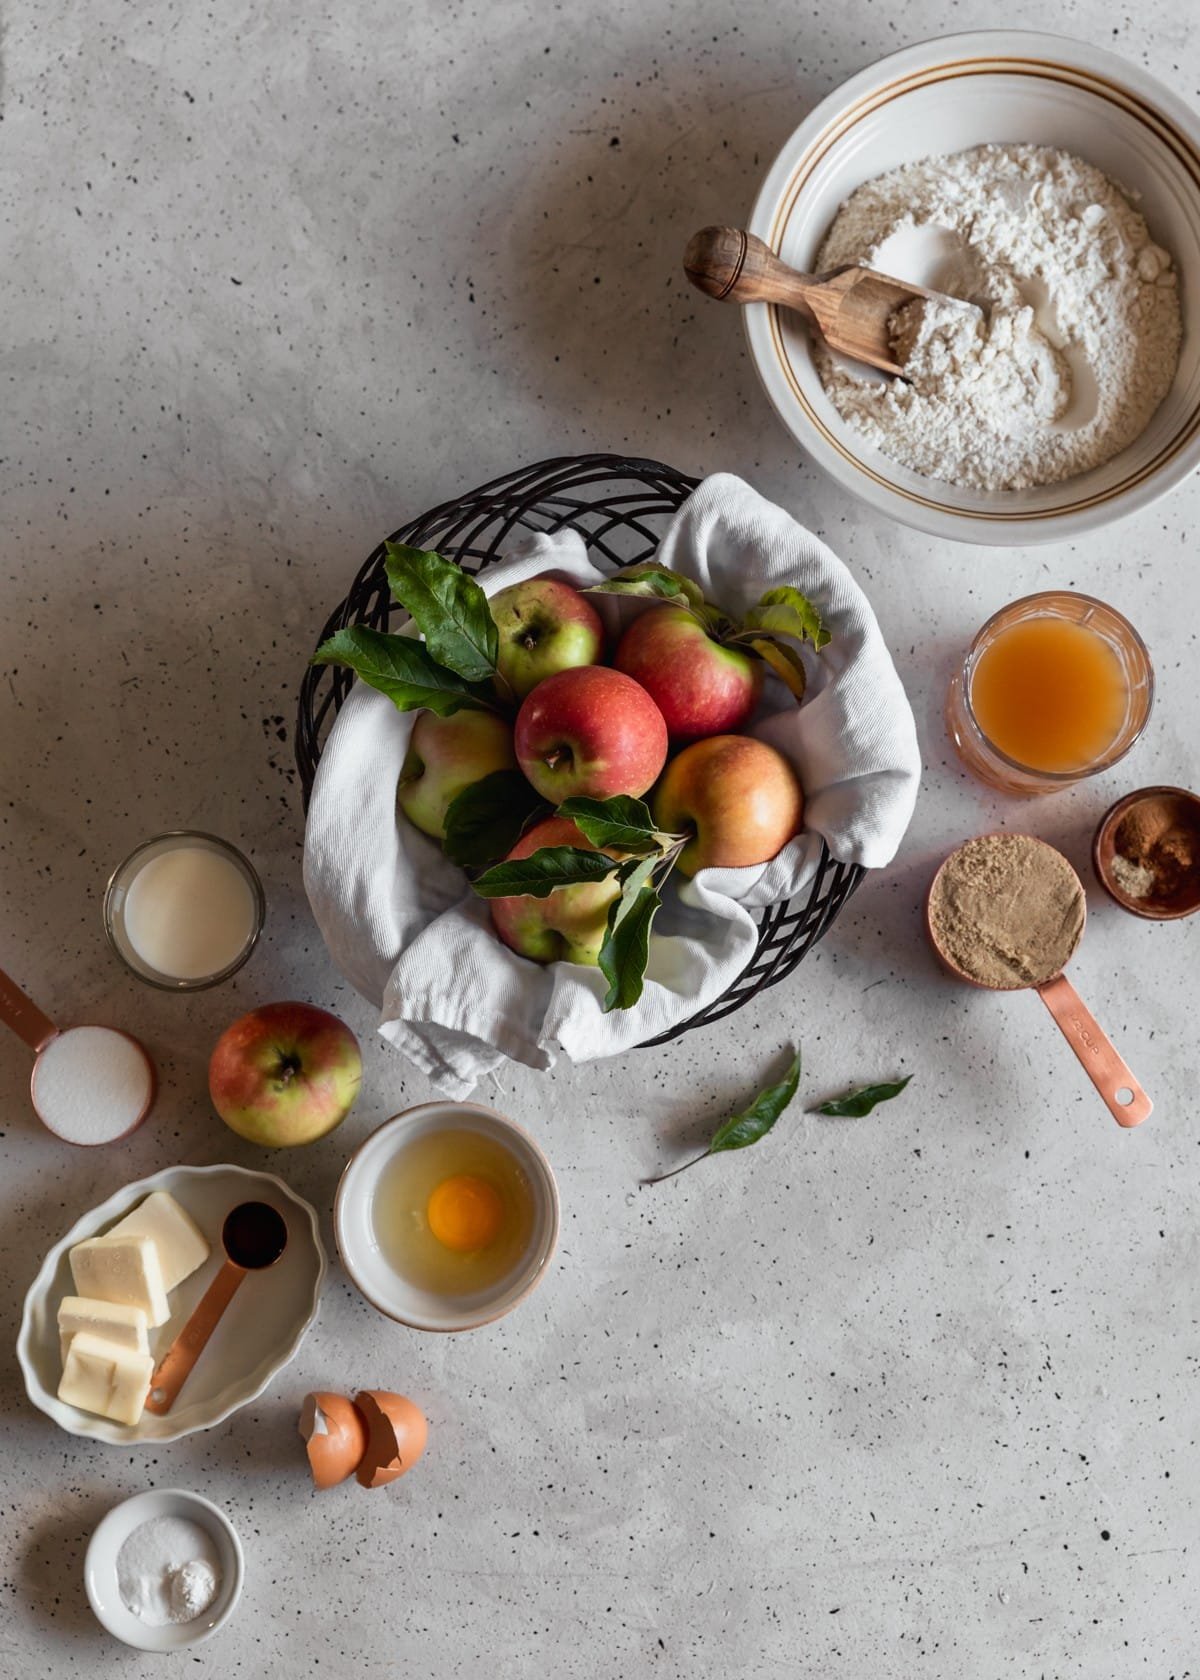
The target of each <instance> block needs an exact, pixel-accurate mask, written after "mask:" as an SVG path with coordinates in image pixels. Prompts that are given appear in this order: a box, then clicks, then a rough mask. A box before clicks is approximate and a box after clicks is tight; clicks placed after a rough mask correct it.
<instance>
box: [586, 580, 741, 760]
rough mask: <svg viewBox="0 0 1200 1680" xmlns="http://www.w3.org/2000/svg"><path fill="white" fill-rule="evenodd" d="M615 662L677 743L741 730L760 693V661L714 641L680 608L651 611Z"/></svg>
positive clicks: (643, 615) (626, 640)
mask: <svg viewBox="0 0 1200 1680" xmlns="http://www.w3.org/2000/svg"><path fill="white" fill-rule="evenodd" d="M613 663H614V665H615V666H616V667H617V669H618V671H624V672H625V674H626V675H627V676H630V677H632V678H633V679H634V681H635V682H639V683H641V685H642V687H643V688H644V689H645V690H646V692H647V694H649V695H650V697H651V699H652V700H653V701H654V702H655V704H656V705H657V707H658V709H659V711H660V712H661V713H662V715H663V717H664V719H665V720H666V725H667V729H668V731H669V732H670V734H671V737H672V739H673V740H677V741H686V740H693V739H695V738H696V737H697V736H701V735H724V734H728V733H729V732H730V731H731V730H735V729H740V728H741V726H742V725H743V724H744V723H746V722H747V721H748V720H749V718H750V716H751V714H752V713H753V711H754V708H755V707H756V706H757V705H758V700H759V696H760V695H761V693H762V685H763V665H762V660H761V659H754V658H752V657H751V656H750V655H749V654H745V653H742V652H741V651H740V649H738V648H732V647H722V646H721V644H720V642H714V641H713V639H712V637H711V636H710V635H709V634H708V632H707V630H705V628H704V626H703V625H702V624H701V623H700V621H699V619H697V618H693V616H692V614H691V613H690V612H685V611H684V610H683V608H682V607H666V606H652V607H647V608H646V609H645V610H644V611H643V612H642V613H641V614H640V616H639V617H637V618H635V619H634V621H633V623H632V624H631V625H630V626H629V628H628V630H626V632H625V634H624V635H623V636H622V637H621V640H620V642H619V643H618V644H617V651H616V655H615V656H614V659H613Z"/></svg>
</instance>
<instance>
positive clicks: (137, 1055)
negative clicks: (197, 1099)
mask: <svg viewBox="0 0 1200 1680" xmlns="http://www.w3.org/2000/svg"><path fill="white" fill-rule="evenodd" d="M0 1024H3V1025H4V1026H6V1027H10V1028H11V1029H12V1031H13V1032H15V1033H16V1035H17V1037H18V1038H19V1039H21V1040H22V1042H23V1043H25V1044H27V1045H28V1046H29V1048H30V1049H31V1050H32V1051H33V1053H34V1063H33V1073H32V1074H31V1075H30V1079H29V1095H30V1098H31V1100H32V1102H33V1109H34V1113H35V1114H36V1115H37V1117H38V1119H39V1120H40V1121H41V1122H42V1125H43V1126H45V1127H46V1129H47V1131H50V1132H53V1133H54V1135H55V1136H56V1137H59V1138H62V1139H63V1141H64V1142H65V1143H76V1144H81V1145H90V1144H97V1143H114V1142H115V1141H116V1140H117V1139H118V1138H123V1137H127V1136H128V1135H129V1133H130V1132H132V1131H134V1130H136V1128H137V1127H138V1126H140V1125H141V1123H142V1121H143V1120H144V1119H145V1118H146V1116H147V1114H149V1112H150V1109H151V1107H152V1106H153V1103H154V1093H155V1088H156V1084H157V1080H156V1077H155V1072H154V1063H153V1062H152V1061H151V1060H150V1058H149V1056H148V1055H147V1054H146V1052H145V1050H144V1049H143V1047H142V1046H141V1045H140V1044H139V1043H138V1041H137V1039H136V1038H134V1037H132V1035H131V1034H129V1033H127V1032H121V1031H120V1029H119V1028H117V1027H56V1026H55V1025H54V1022H53V1021H52V1020H51V1019H50V1017H49V1016H48V1015H46V1014H45V1013H44V1012H43V1011H42V1010H40V1009H39V1008H38V1006H37V1004H36V1003H34V1001H33V1000H32V998H29V997H27V996H26V995H25V993H24V992H23V991H22V990H21V988H20V986H18V985H17V983H16V981H15V980H13V979H11V978H10V977H9V976H8V975H7V974H5V972H4V970H3V969H0Z"/></svg>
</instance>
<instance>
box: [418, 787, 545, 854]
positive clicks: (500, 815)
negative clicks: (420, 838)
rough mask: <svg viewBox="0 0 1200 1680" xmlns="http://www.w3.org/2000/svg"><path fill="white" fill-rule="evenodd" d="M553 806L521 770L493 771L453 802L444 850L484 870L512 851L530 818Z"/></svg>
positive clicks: (447, 811) (464, 790) (447, 814)
mask: <svg viewBox="0 0 1200 1680" xmlns="http://www.w3.org/2000/svg"><path fill="white" fill-rule="evenodd" d="M549 809H550V807H549V806H548V805H547V804H546V802H545V801H544V800H543V799H540V798H539V797H538V795H537V793H536V792H535V791H534V789H533V788H532V787H531V786H530V784H529V783H528V782H527V781H526V779H525V777H524V776H523V775H522V774H521V772H520V771H519V770H493V771H492V773H491V775H490V776H483V777H481V778H480V780H479V781H477V782H472V783H471V785H470V787H466V788H464V789H463V790H462V792H461V793H460V794H459V795H458V796H457V797H456V798H454V799H452V800H451V801H450V804H449V806H448V807H447V809H446V818H445V824H444V826H445V830H446V835H445V839H444V840H443V841H442V849H443V851H444V852H445V854H446V856H447V857H448V858H449V859H450V861H451V863H457V864H461V866H462V867H463V868H464V869H484V868H486V866H487V865H488V864H489V863H495V862H496V860H497V859H498V858H502V857H505V856H507V854H508V853H509V852H511V851H512V849H513V847H514V846H515V845H516V843H517V841H518V840H519V839H520V838H521V835H522V833H523V831H524V829H525V826H526V824H527V823H528V821H529V819H530V817H532V816H533V815H534V814H535V813H536V812H538V811H548V810H549Z"/></svg>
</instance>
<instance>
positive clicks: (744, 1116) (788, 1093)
mask: <svg viewBox="0 0 1200 1680" xmlns="http://www.w3.org/2000/svg"><path fill="white" fill-rule="evenodd" d="M799 1084H800V1052H799V1051H798V1050H797V1052H796V1054H795V1055H794V1056H793V1058H792V1061H791V1064H790V1066H789V1067H788V1070H787V1072H786V1073H785V1074H784V1076H783V1078H782V1079H781V1080H779V1082H778V1083H777V1084H775V1085H768V1086H767V1088H766V1090H764V1091H760V1092H759V1093H758V1095H757V1096H756V1097H755V1099H754V1101H753V1102H752V1103H751V1104H750V1105H749V1107H747V1108H744V1109H742V1110H741V1111H740V1113H737V1114H731V1115H730V1116H729V1118H728V1119H727V1120H722V1122H721V1124H720V1125H719V1126H718V1127H717V1129H716V1131H715V1132H714V1133H713V1135H712V1140H711V1142H710V1143H709V1146H708V1148H707V1149H706V1150H705V1151H704V1153H703V1154H702V1155H696V1156H694V1157H693V1158H692V1160H690V1161H685V1162H684V1163H683V1165H682V1166H681V1167H676V1168H674V1170H673V1171H671V1172H667V1173H660V1174H659V1176H658V1177H657V1178H647V1179H644V1180H643V1181H642V1182H643V1183H645V1184H662V1183H663V1181H664V1180H665V1179H668V1178H674V1177H676V1175H677V1174H679V1173H681V1172H686V1171H687V1169H688V1168H689V1167H695V1166H699V1164H700V1162H701V1161H707V1160H708V1157H709V1156H710V1155H723V1154H724V1153H725V1152H726V1151H727V1150H730V1149H748V1148H749V1147H750V1145H751V1144H752V1143H758V1142H759V1140H760V1139H761V1138H765V1137H766V1135H767V1133H768V1132H769V1131H770V1130H771V1128H772V1126H773V1125H774V1124H775V1122H776V1120H778V1119H779V1116H780V1115H781V1114H782V1113H783V1111H784V1109H785V1108H786V1107H787V1106H788V1104H789V1103H790V1102H791V1100H792V1098H793V1097H794V1096H795V1095H796V1089H797V1087H798V1085H799Z"/></svg>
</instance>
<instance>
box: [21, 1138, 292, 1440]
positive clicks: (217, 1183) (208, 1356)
mask: <svg viewBox="0 0 1200 1680" xmlns="http://www.w3.org/2000/svg"><path fill="white" fill-rule="evenodd" d="M151 1190H168V1191H170V1193H171V1195H172V1196H174V1197H175V1199H176V1200H177V1201H178V1202H179V1203H180V1205H181V1206H182V1207H184V1208H185V1209H186V1210H187V1212H188V1213H190V1214H191V1216H192V1218H193V1219H194V1220H195V1221H196V1223H197V1224H198V1225H199V1227H200V1229H201V1230H202V1231H203V1232H204V1234H205V1236H206V1237H207V1238H208V1240H209V1243H210V1244H211V1246H212V1250H213V1252H212V1253H211V1254H210V1255H209V1257H208V1259H207V1261H206V1262H205V1263H204V1265H203V1266H201V1268H200V1270H199V1271H197V1272H194V1273H193V1274H192V1276H191V1277H190V1278H185V1280H184V1281H183V1283H181V1284H180V1285H179V1287H178V1289H176V1290H174V1291H172V1294H171V1306H172V1309H173V1311H172V1314H171V1317H170V1319H169V1320H168V1321H167V1323H166V1324H163V1325H160V1326H159V1328H158V1329H157V1330H155V1331H152V1332H151V1341H150V1351H151V1352H152V1353H153V1354H154V1355H155V1357H156V1358H158V1357H160V1356H161V1354H162V1353H163V1352H165V1350H166V1349H167V1348H168V1347H169V1346H170V1344H171V1342H172V1340H173V1339H174V1337H175V1336H176V1335H177V1334H178V1333H179V1331H180V1330H181V1329H182V1328H183V1326H184V1324H185V1323H186V1322H187V1318H188V1315H189V1314H190V1313H191V1311H192V1309H193V1308H194V1307H195V1305H196V1303H197V1302H198V1301H199V1299H200V1297H201V1296H202V1295H203V1294H204V1291H205V1290H206V1289H207V1288H208V1286H209V1284H210V1283H211V1282H212V1279H213V1277H214V1275H215V1274H216V1272H217V1271H218V1269H219V1267H220V1265H221V1261H222V1258H223V1256H222V1250H221V1226H222V1224H223V1223H224V1220H225V1215H226V1214H227V1213H228V1212H229V1210H230V1209H231V1208H233V1207H236V1206H237V1204H238V1203H239V1202H245V1201H258V1202H268V1203H269V1204H270V1205H271V1206H272V1207H273V1208H275V1209H276V1210H277V1211H278V1212H279V1213H280V1214H282V1216H283V1218H284V1219H285V1220H286V1222H287V1228H288V1244H287V1248H286V1249H285V1250H284V1252H283V1254H282V1256H281V1257H280V1259H279V1260H278V1261H276V1263H275V1265H274V1266H272V1267H271V1268H270V1270H269V1271H264V1272H259V1273H257V1274H253V1275H251V1276H249V1277H247V1279H246V1280H245V1282H244V1283H243V1285H242V1287H241V1288H240V1289H239V1290H238V1292H237V1294H236V1295H235V1296H234V1298H233V1300H232V1302H231V1303H230V1305H229V1308H228V1310H227V1311H226V1313H225V1315H224V1317H223V1318H222V1320H221V1322H220V1323H219V1324H218V1326H217V1328H216V1330H215V1331H214V1332H213V1336H212V1340H211V1341H210V1342H209V1344H208V1346H207V1348H205V1350H204V1353H203V1355H202V1356H201V1358H200V1359H199V1360H198V1361H197V1364H196V1368H195V1370H194V1371H193V1372H192V1374H191V1376H190V1377H189V1378H188V1380H187V1383H186V1384H185V1386H184V1389H183V1392H182V1393H181V1394H180V1396H179V1399H178V1400H177V1401H176V1402H175V1405H174V1406H173V1407H172V1408H171V1410H170V1412H168V1413H167V1415H166V1416H165V1417H156V1416H155V1415H154V1414H153V1413H152V1412H143V1414H142V1416H141V1418H140V1419H139V1421H138V1422H137V1423H136V1424H123V1423H113V1422H111V1421H110V1420H109V1419H108V1418H102V1417H93V1416H92V1415H91V1413H89V1412H82V1411H80V1410H79V1408H78V1407H76V1406H68V1405H67V1404H66V1403H65V1402H64V1401H62V1400H60V1399H59V1398H58V1394H57V1389H58V1382H59V1378H60V1376H61V1374H62V1361H61V1358H60V1354H59V1341H58V1321H57V1315H58V1303H59V1301H60V1300H61V1299H62V1297H63V1296H64V1295H70V1294H72V1293H74V1289H73V1285H72V1282H71V1268H70V1263H69V1262H68V1259H67V1251H68V1250H69V1249H70V1248H71V1247H72V1245H73V1244H75V1243H77V1242H81V1241H82V1240H83V1239H84V1237H95V1236H99V1235H100V1234H101V1233H102V1232H104V1231H106V1230H107V1229H108V1227H109V1226H110V1225H112V1224H114V1223H115V1221H116V1220H118V1219H120V1218H121V1217H122V1216H123V1215H124V1214H126V1213H128V1212H129V1211H130V1209H131V1208H132V1207H133V1206H134V1205H135V1203H137V1202H140V1201H141V1200H142V1198H143V1197H144V1196H148V1195H149V1194H150V1192H151ZM324 1277H325V1250H324V1248H323V1247H322V1245H321V1237H320V1233H319V1231H318V1228H317V1216H316V1213H315V1212H314V1211H313V1209H312V1208H311V1207H310V1206H309V1204H308V1203H307V1202H306V1201H304V1200H303V1198H302V1197H300V1196H297V1195H296V1193H295V1191H293V1190H290V1189H289V1188H288V1186H287V1185H286V1184H285V1183H284V1182H283V1180H282V1179H281V1178H276V1177H275V1175H274V1173H264V1172H252V1171H251V1170H250V1169H249V1168H248V1167H234V1166H227V1165H222V1166H213V1167H166V1168H164V1170H163V1171H162V1172H157V1173H153V1174H152V1175H151V1176H150V1177H149V1178H143V1179H139V1180H138V1182H137V1183H136V1184H127V1185H126V1186H125V1187H124V1189H122V1190H118V1191H117V1192H116V1194H115V1195H113V1196H110V1197H109V1198H108V1200H107V1201H106V1202H102V1203H101V1204H100V1206H99V1207H97V1208H93V1209H92V1211H91V1212H90V1213H85V1214H84V1215H83V1217H82V1218H81V1219H77V1220H76V1222H75V1224H74V1225H72V1227H71V1229H70V1230H69V1231H68V1232H67V1234H66V1235H65V1236H64V1237H62V1238H61V1239H60V1240H59V1241H58V1242H56V1243H55V1244H54V1247H53V1248H52V1249H51V1250H50V1252H49V1254H47V1256H46V1259H45V1261H44V1262H43V1265H42V1268H41V1270H40V1271H39V1272H38V1275H37V1277H36V1278H34V1280H33V1283H32V1284H31V1285H30V1288H29V1293H28V1294H27V1295H26V1297H25V1310H24V1312H23V1313H22V1315H21V1329H20V1332H19V1334H18V1336H17V1358H18V1360H19V1361H20V1364H21V1371H22V1374H23V1376H24V1378H25V1389H26V1392H27V1393H28V1395H29V1398H30V1399H31V1400H32V1401H33V1403H34V1405H35V1406H37V1407H38V1408H39V1410H41V1411H43V1412H45V1414H46V1416H47V1417H49V1418H53V1420H54V1422H55V1423H57V1424H58V1425H59V1427H60V1428H62V1429H65V1430H66V1431H67V1432H68V1434H71V1435H84V1436H87V1437H89V1438H90V1439H92V1440H96V1441H109V1442H111V1443H112V1444H113V1445H115V1446H127V1445H130V1444H133V1443H137V1442H143V1441H145V1442H152V1441H177V1440H178V1439H179V1437H180V1436H181V1435H190V1434H192V1433H193V1431H194V1430H197V1429H212V1428H213V1427H214V1426H215V1425H216V1424H218V1423H222V1422H223V1421H224V1420H225V1419H226V1418H227V1417H228V1416H229V1415H230V1413H231V1412H236V1411H237V1409H238V1407H239V1406H244V1405H245V1404H246V1403H247V1401H249V1400H253V1399H254V1398H255V1396H256V1395H259V1394H261V1393H262V1391H263V1389H264V1388H266V1386H267V1384H268V1383H269V1382H270V1380H271V1378H272V1377H273V1376H274V1375H275V1373H276V1371H278V1370H280V1369H282V1367H283V1366H284V1365H286V1364H287V1363H288V1361H289V1360H290V1359H292V1358H293V1357H294V1355H295V1353H296V1350H297V1348H298V1347H299V1346H300V1343H301V1342H302V1341H303V1340H304V1337H305V1334H306V1333H307V1331H308V1329H309V1326H310V1325H311V1324H312V1322H313V1320H314V1319H315V1318H316V1316H317V1310H318V1307H319V1305H320V1299H321V1284H322V1281H323V1280H324Z"/></svg>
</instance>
